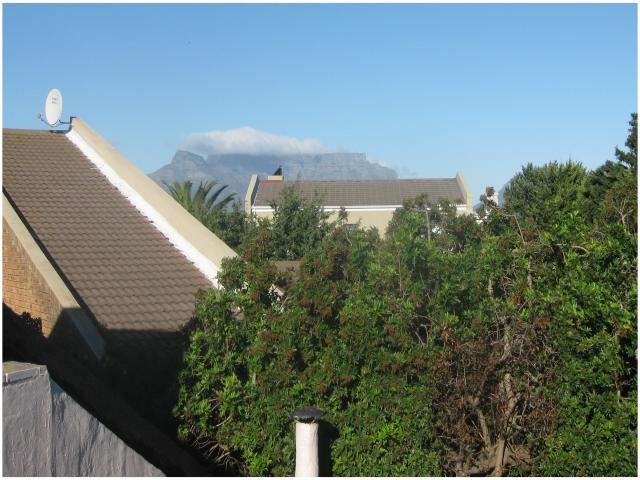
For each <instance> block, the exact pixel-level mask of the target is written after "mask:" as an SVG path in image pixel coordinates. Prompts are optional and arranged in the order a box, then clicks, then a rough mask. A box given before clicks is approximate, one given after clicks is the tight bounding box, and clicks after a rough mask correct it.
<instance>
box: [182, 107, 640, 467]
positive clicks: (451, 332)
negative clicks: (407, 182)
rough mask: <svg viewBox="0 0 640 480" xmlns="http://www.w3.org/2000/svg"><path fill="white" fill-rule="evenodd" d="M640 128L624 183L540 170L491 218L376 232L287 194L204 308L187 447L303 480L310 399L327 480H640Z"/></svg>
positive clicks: (435, 217)
mask: <svg viewBox="0 0 640 480" xmlns="http://www.w3.org/2000/svg"><path fill="white" fill-rule="evenodd" d="M635 122H636V117H635V116H634V117H633V118H632V122H631V126H632V128H631V132H630V136H629V140H628V142H627V147H628V149H629V150H628V151H621V150H616V155H617V158H618V162H617V163H615V164H614V163H613V162H610V163H611V164H614V165H616V166H615V169H616V172H617V173H616V175H615V177H607V181H603V180H602V176H603V175H604V174H603V172H604V170H603V169H597V170H595V171H593V172H587V171H585V169H584V168H582V167H581V166H580V165H578V164H574V163H568V164H564V165H562V164H558V163H551V164H548V165H545V166H542V167H534V166H531V165H529V166H526V167H524V168H523V169H522V171H521V172H520V173H518V174H517V175H516V176H515V177H514V178H513V179H512V181H511V182H510V186H509V189H508V191H507V193H506V195H505V197H506V204H505V205H504V207H498V206H497V205H495V204H494V203H492V202H490V201H489V200H488V196H485V197H483V198H484V202H485V205H484V207H483V208H482V217H483V218H482V221H477V219H476V218H474V217H472V216H456V215H455V208H452V207H451V206H450V205H447V204H446V203H441V204H437V205H436V204H430V203H429V202H428V199H426V198H418V199H416V200H414V201H411V202H407V203H406V204H405V205H404V207H403V208H401V209H399V210H398V211H397V212H396V214H395V216H394V219H393V221H392V222H391V223H390V225H389V229H388V231H387V232H386V236H385V238H384V239H381V238H379V236H378V234H377V232H375V231H363V230H360V229H355V230H353V229H349V228H346V226H345V225H343V223H342V222H340V221H338V222H337V223H335V224H328V223H327V219H326V217H324V215H323V214H322V212H321V210H319V209H316V210H314V209H313V208H310V209H308V210H307V211H306V212H304V210H305V208H304V207H305V205H298V206H296V207H295V208H293V206H295V205H296V202H298V201H299V199H297V198H296V196H295V193H294V192H293V193H290V194H288V195H289V196H288V197H287V198H286V199H285V200H283V206H279V207H278V210H277V211H278V215H277V216H276V218H275V219H274V222H273V223H272V222H266V221H265V222H256V223H255V224H254V225H253V226H252V228H251V229H250V231H249V232H248V233H247V239H246V240H245V242H244V244H243V245H244V246H243V255H242V256H241V257H238V258H235V259H233V260H230V261H228V262H227V263H226V264H225V265H224V269H223V272H222V274H221V277H220V281H221V284H222V285H223V287H224V289H223V290H218V291H216V290H211V291H208V292H203V294H202V297H201V299H200V301H199V302H198V305H197V313H198V315H197V325H196V326H195V329H194V331H193V334H192V336H191V342H190V348H189V350H188V352H187V353H186V354H185V358H184V365H185V367H184V370H183V372H182V374H181V377H180V385H181V387H180V396H179V401H178V404H177V406H176V408H175V414H176V416H177V418H178V419H179V421H180V425H181V426H180V432H179V433H180V436H181V437H182V438H183V439H184V440H185V441H190V442H193V443H194V444H195V445H197V446H198V447H199V448H200V449H201V451H202V452H203V453H205V454H206V455H207V456H208V457H209V458H211V459H212V461H215V462H217V463H227V464H233V465H235V467H236V468H239V469H240V471H242V472H243V473H246V474H251V475H290V474H292V473H293V468H294V435H293V422H292V421H291V420H290V419H289V418H288V415H289V414H290V413H291V412H292V411H293V410H294V409H295V408H297V407H300V406H304V405H313V406H316V407H318V408H320V409H321V410H323V411H324V412H325V413H326V416H325V420H326V424H324V426H325V427H326V429H327V431H328V435H327V436H326V438H329V439H330V443H331V445H330V451H331V467H332V473H333V474H334V475H343V476H357V475H388V476H400V475H410V476H415V475H421V476H422V475H441V474H448V475H453V474H464V475H488V474H492V475H517V474H537V475H624V476H633V475H635V474H636V473H637V465H636V458H637V442H636V436H637V422H636V416H637V409H636V405H637V353H636V352H637V207H636V199H637V193H636V182H637V162H636V161H635V160H634V159H635V158H637V147H636V139H635V136H636V135H637V129H636V126H635V125H636V124H635ZM612 168H613V167H612ZM285 204H286V208H285V207H284V205H285ZM290 207H291V208H290ZM299 212H303V213H302V214H300V213H299ZM298 215H300V218H297V216H298ZM294 232H296V233H295V234H294ZM298 232H314V233H313V235H311V234H310V233H308V234H307V235H301V234H299V233H298ZM279 244H281V245H279ZM298 247H299V248H300V249H299V250H296V248H298ZM296 256H302V267H301V272H300V276H299V278H297V279H292V277H291V276H289V275H287V274H286V273H285V272H281V271H279V270H278V269H277V268H276V266H275V264H274V263H273V259H274V258H296ZM329 426H330V427H331V428H329ZM325 473H327V472H326V471H325Z"/></svg>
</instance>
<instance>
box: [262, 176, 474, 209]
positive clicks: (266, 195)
mask: <svg viewBox="0 0 640 480" xmlns="http://www.w3.org/2000/svg"><path fill="white" fill-rule="evenodd" d="M288 185H295V186H296V187H297V189H298V190H299V192H300V193H301V194H302V195H303V196H304V197H307V198H313V197H317V198H319V199H320V201H321V202H322V204H323V205H324V206H331V207H365V206H371V207H383V206H385V207H391V206H393V207H399V206H401V205H402V204H403V202H404V201H405V200H408V199H411V198H415V197H417V196H418V195H421V194H425V193H426V194H427V195H428V198H429V199H430V200H432V201H439V200H441V199H445V200H448V201H450V202H452V203H455V204H458V205H463V204H466V203H467V191H468V189H467V188H466V185H465V182H464V179H463V178H462V176H461V175H460V174H458V175H457V176H456V177H454V178H420V179H403V180H326V181H318V180H284V179H279V178H274V177H270V179H267V180H259V179H256V182H255V191H254V195H253V202H252V205H253V206H255V207H268V206H270V205H271V204H272V203H273V202H274V201H275V200H276V199H277V198H278V197H279V196H280V193H281V192H282V189H283V188H284V187H285V186H288Z"/></svg>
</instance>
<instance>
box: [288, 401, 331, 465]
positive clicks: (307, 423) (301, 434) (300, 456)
mask: <svg viewBox="0 0 640 480" xmlns="http://www.w3.org/2000/svg"><path fill="white" fill-rule="evenodd" d="M323 415H324V413H322V412H321V411H320V410H318V409H317V408H314V407H304V408H299V409H297V410H296V411H295V412H293V414H292V415H291V417H292V418H293V419H294V420H295V421H296V474H295V475H296V477H317V476H319V475H320V468H319V460H318V427H319V424H318V420H319V419H320V417H322V416H323Z"/></svg>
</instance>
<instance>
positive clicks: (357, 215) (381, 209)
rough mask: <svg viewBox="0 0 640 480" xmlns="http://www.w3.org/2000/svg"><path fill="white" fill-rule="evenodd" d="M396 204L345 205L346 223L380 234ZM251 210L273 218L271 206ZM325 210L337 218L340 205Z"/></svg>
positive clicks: (462, 210)
mask: <svg viewBox="0 0 640 480" xmlns="http://www.w3.org/2000/svg"><path fill="white" fill-rule="evenodd" d="M400 207H401V206H400V205H397V206H386V205H385V206H358V207H346V208H345V210H346V212H347V223H353V224H355V223H358V222H360V226H361V227H362V228H365V229H367V228H371V227H375V228H377V229H378V232H379V233H380V235H381V236H383V235H384V234H385V232H386V231H387V227H388V226H389V222H390V221H391V219H392V218H393V213H394V212H395V211H396V210H397V209H398V208H400ZM251 210H252V212H253V213H254V214H255V215H256V216H257V217H259V218H268V219H273V209H272V208H271V207H256V206H254V207H252V209H251ZM324 210H325V211H328V212H329V213H330V214H331V216H330V217H329V219H330V220H332V221H333V220H337V218H338V212H339V211H340V207H324ZM456 213H457V214H458V215H463V214H466V213H467V205H456Z"/></svg>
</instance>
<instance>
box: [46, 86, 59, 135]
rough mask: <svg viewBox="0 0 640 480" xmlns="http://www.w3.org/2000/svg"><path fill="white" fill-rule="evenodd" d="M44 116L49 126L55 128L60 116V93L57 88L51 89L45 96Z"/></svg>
mask: <svg viewBox="0 0 640 480" xmlns="http://www.w3.org/2000/svg"><path fill="white" fill-rule="evenodd" d="M44 116H45V119H46V121H47V123H48V124H49V125H51V126H52V127H53V126H55V125H56V124H57V123H58V122H59V121H60V117H61V116H62V93H60V90H58V89H57V88H54V89H52V90H51V91H50V92H49V95H47V100H46V102H45V104H44Z"/></svg>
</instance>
